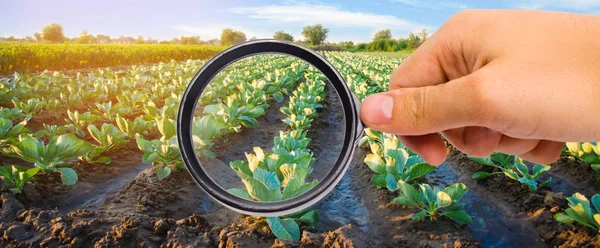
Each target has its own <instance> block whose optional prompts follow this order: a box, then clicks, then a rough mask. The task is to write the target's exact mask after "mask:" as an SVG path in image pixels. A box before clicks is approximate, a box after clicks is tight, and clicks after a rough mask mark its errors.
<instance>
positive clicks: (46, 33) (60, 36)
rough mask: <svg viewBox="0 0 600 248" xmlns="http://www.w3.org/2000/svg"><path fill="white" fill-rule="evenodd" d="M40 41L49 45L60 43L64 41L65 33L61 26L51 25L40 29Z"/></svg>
mask: <svg viewBox="0 0 600 248" xmlns="http://www.w3.org/2000/svg"><path fill="white" fill-rule="evenodd" d="M42 39H44V41H47V42H51V43H61V42H63V41H65V33H64V29H63V26H62V25H60V24H57V23H52V24H50V25H48V26H45V27H44V29H42Z"/></svg>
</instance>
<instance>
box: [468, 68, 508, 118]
mask: <svg viewBox="0 0 600 248" xmlns="http://www.w3.org/2000/svg"><path fill="white" fill-rule="evenodd" d="M490 78H493V77H489V76H488V75H487V74H486V73H483V72H478V73H474V74H471V75H470V76H469V80H467V82H465V85H464V87H467V89H468V91H467V92H471V94H469V95H468V96H465V97H469V98H470V99H469V102H470V103H471V105H472V106H474V107H472V108H470V110H471V113H469V114H470V115H471V116H472V117H475V118H472V120H474V121H475V123H473V124H475V125H477V126H486V125H485V124H489V123H493V122H495V121H496V120H497V118H498V117H499V116H498V113H501V112H502V111H501V110H500V109H499V108H500V106H501V104H500V103H499V99H498V97H495V94H496V93H495V92H494V90H493V89H492V88H490V82H489V80H490ZM492 80H493V79H492Z"/></svg>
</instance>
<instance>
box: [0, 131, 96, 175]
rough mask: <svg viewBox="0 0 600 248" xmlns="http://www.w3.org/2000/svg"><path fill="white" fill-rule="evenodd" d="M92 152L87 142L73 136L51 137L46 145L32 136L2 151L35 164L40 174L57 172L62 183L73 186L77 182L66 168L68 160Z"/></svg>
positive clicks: (70, 170) (74, 173)
mask: <svg viewBox="0 0 600 248" xmlns="http://www.w3.org/2000/svg"><path fill="white" fill-rule="evenodd" d="M90 150H92V145H91V144H90V143H89V142H86V141H83V140H80V139H78V138H77V137H75V135H73V134H63V135H60V136H54V137H51V138H50V140H49V141H48V143H47V144H44V142H42V141H39V140H38V139H36V138H34V137H33V136H25V137H21V138H19V141H18V142H15V143H13V144H11V145H10V146H9V147H8V148H5V149H3V152H4V154H6V155H8V156H9V157H15V158H19V159H22V160H25V161H27V162H30V163H33V164H35V166H36V167H39V168H40V169H41V170H42V172H44V173H49V172H59V173H60V174H61V179H62V183H63V184H65V185H73V184H75V183H76V182H77V173H76V172H75V170H73V169H71V168H68V166H70V164H69V162H68V160H71V159H75V158H77V157H80V156H83V155H84V154H86V153H87V152H89V151H90Z"/></svg>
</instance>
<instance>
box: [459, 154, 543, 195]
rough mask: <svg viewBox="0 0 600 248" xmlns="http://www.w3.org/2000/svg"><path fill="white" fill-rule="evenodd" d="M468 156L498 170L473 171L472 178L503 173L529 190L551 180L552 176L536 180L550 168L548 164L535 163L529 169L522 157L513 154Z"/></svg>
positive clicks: (533, 189)
mask: <svg viewBox="0 0 600 248" xmlns="http://www.w3.org/2000/svg"><path fill="white" fill-rule="evenodd" d="M468 158H469V159H471V160H473V161H475V162H477V163H479V164H482V165H485V166H490V167H493V168H496V169H498V170H499V172H486V171H478V172H475V173H474V174H473V175H472V178H473V179H475V180H481V179H484V178H487V177H489V176H491V175H494V174H504V175H505V176H507V177H508V178H510V179H513V180H516V181H518V182H520V183H521V184H523V185H527V187H528V188H529V190H531V191H535V190H537V189H538V188H539V187H542V186H545V185H548V184H549V183H550V181H551V180H552V178H549V179H548V180H546V181H544V182H538V181H537V180H538V178H539V177H540V176H542V175H543V174H544V173H545V172H546V171H548V170H550V166H549V165H542V164H535V165H533V166H532V168H531V169H530V168H529V166H527V165H526V164H525V161H523V159H521V158H519V157H516V156H514V155H507V154H503V153H493V154H492V155H491V156H489V157H485V158H477V157H472V156H469V157H468Z"/></svg>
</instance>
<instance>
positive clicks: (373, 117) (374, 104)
mask: <svg viewBox="0 0 600 248" xmlns="http://www.w3.org/2000/svg"><path fill="white" fill-rule="evenodd" d="M362 106H363V109H362V116H363V118H365V120H366V121H367V122H368V123H372V124H386V123H389V122H390V120H391V119H392V112H393V110H394V98H393V97H392V96H390V95H387V94H377V95H372V96H370V97H367V99H365V101H364V102H363V105H362Z"/></svg>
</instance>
